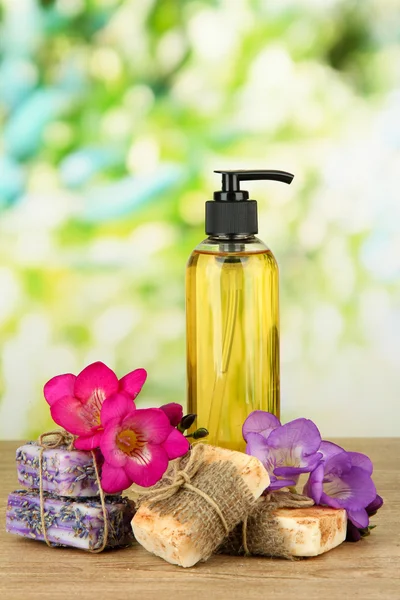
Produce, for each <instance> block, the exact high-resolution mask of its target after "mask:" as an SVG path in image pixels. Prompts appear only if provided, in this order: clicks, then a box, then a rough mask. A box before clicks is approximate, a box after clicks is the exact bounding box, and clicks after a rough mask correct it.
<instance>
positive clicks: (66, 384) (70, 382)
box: [43, 373, 76, 406]
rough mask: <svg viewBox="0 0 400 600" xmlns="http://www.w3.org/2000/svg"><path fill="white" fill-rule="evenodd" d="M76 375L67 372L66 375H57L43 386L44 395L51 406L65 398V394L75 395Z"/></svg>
mask: <svg viewBox="0 0 400 600" xmlns="http://www.w3.org/2000/svg"><path fill="white" fill-rule="evenodd" d="M75 379H76V376H75V375H72V373H66V374H65V375H57V376H56V377H53V378H52V379H50V381H48V382H47V383H46V385H45V386H44V388H43V393H44V397H45V398H46V401H47V402H48V404H50V406H52V404H54V402H57V400H60V398H64V396H73V395H74V384H75Z"/></svg>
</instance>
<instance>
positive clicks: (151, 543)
mask: <svg viewBox="0 0 400 600" xmlns="http://www.w3.org/2000/svg"><path fill="white" fill-rule="evenodd" d="M203 458H204V464H205V465H207V464H211V463H213V462H220V461H222V462H224V461H227V462H229V463H230V464H231V465H234V467H235V468H236V470H237V474H238V475H239V476H240V477H241V478H242V480H243V481H244V482H245V484H246V485H247V487H248V488H249V491H250V492H251V494H252V495H253V497H254V499H257V498H259V497H260V496H261V494H262V492H263V491H264V490H265V488H267V487H268V485H269V483H270V480H269V476H268V473H267V471H266V470H265V469H264V467H263V465H262V463H261V462H260V461H259V460H258V459H257V458H254V457H253V456H248V455H247V454H243V453H241V452H235V451H234V450H226V449H223V448H216V447H214V446H209V445H207V444H204V457H203ZM178 493H180V492H178ZM193 498H194V501H195V502H197V501H198V497H196V495H195V494H193ZM232 500H233V499H232ZM241 518H243V515H241ZM239 521H240V517H239V518H238V521H237V522H239ZM236 524H237V523H233V524H232V528H233V527H234V526H235V525H236ZM206 526H207V524H206V523H202V524H201V528H202V530H201V531H200V530H199V531H198V532H197V531H196V527H197V525H194V523H193V522H190V521H189V522H185V523H183V524H182V523H181V522H180V521H179V519H178V518H176V517H175V516H174V515H173V514H166V515H160V514H158V513H157V511H156V510H151V509H150V508H149V506H148V505H147V504H142V505H141V506H140V508H139V509H138V511H137V513H136V515H135V517H134V519H133V520H132V529H133V533H134V534H135V538H136V539H137V541H138V542H139V543H140V544H141V545H142V546H143V547H144V548H146V550H148V551H149V552H152V553H153V554H155V555H156V556H160V557H161V558H163V559H164V560H166V561H167V562H169V563H171V564H175V565H180V566H181V567H191V566H193V565H195V564H196V563H197V562H199V561H200V560H202V559H204V558H207V557H205V556H203V553H202V552H201V550H200V549H199V547H198V546H197V544H196V536H200V535H204V531H205V528H206ZM222 540H223V534H222V539H220V540H219V543H216V546H215V549H216V548H217V547H218V545H219V544H220V543H221V542H222ZM215 549H214V550H215Z"/></svg>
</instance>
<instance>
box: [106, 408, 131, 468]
mask: <svg viewBox="0 0 400 600" xmlns="http://www.w3.org/2000/svg"><path fill="white" fill-rule="evenodd" d="M120 431H121V420H120V419H119V418H118V417H117V418H116V419H113V420H112V421H109V422H108V423H107V426H106V428H105V429H104V433H103V436H102V438H101V442H100V450H101V452H102V454H103V456H104V460H105V461H106V462H108V463H109V464H110V465H111V466H112V467H123V466H124V465H125V464H126V462H127V460H128V455H127V454H125V452H122V450H120V449H119V448H118V446H117V435H118V433H119V432H120Z"/></svg>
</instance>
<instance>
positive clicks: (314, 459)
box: [274, 452, 322, 477]
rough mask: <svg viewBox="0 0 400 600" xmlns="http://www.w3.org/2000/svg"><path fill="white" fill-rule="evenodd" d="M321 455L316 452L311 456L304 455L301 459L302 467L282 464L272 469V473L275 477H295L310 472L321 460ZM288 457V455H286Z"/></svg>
mask: <svg viewBox="0 0 400 600" xmlns="http://www.w3.org/2000/svg"><path fill="white" fill-rule="evenodd" d="M321 457H322V455H321V454H320V453H319V452H317V453H316V454H312V455H311V456H306V457H305V458H304V459H303V460H302V465H303V466H302V467H292V466H290V465H288V466H282V467H276V468H275V469H274V475H276V476H277V477H295V476H298V475H300V474H301V473H311V471H314V469H316V467H317V466H318V465H319V464H320V462H321ZM288 458H289V457H288Z"/></svg>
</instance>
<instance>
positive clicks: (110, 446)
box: [100, 393, 189, 493]
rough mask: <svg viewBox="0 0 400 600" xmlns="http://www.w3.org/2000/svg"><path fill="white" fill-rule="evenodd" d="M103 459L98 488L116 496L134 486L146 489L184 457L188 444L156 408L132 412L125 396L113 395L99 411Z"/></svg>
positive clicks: (131, 407)
mask: <svg viewBox="0 0 400 600" xmlns="http://www.w3.org/2000/svg"><path fill="white" fill-rule="evenodd" d="M101 424H102V425H103V427H104V433H103V436H102V438H101V441H100V448H101V452H102V454H103V456H104V461H105V462H104V465H103V468H102V475H101V485H102V488H103V490H104V491H105V492H107V493H117V492H120V491H122V490H123V489H126V488H127V487H129V486H130V485H131V484H132V483H136V484H138V485H140V486H143V487H149V486H152V485H154V484H155V483H157V481H159V480H160V479H161V477H162V476H163V474H164V473H165V471H166V469H167V466H168V461H169V460H171V459H173V458H177V457H179V456H183V455H184V454H186V452H187V451H188V449H189V442H188V441H187V439H186V438H185V436H184V435H182V433H180V432H179V431H178V430H177V429H174V428H173V427H172V425H171V423H170V421H169V419H168V417H167V415H166V414H165V412H164V411H162V410H161V409H159V408H147V409H135V408H133V406H132V402H131V401H130V400H129V398H128V397H127V396H126V395H125V394H120V393H119V394H114V395H113V396H111V397H110V398H107V400H105V401H104V403H103V406H102V408H101Z"/></svg>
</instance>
